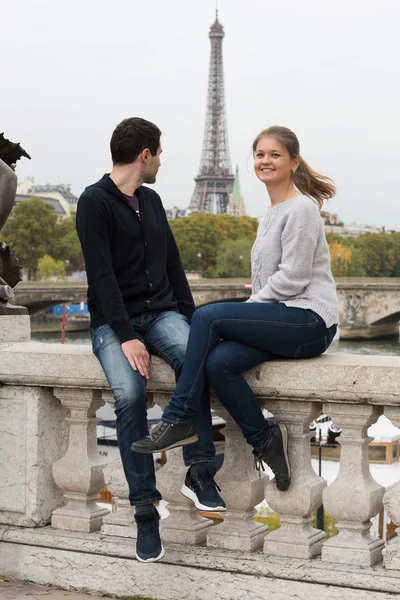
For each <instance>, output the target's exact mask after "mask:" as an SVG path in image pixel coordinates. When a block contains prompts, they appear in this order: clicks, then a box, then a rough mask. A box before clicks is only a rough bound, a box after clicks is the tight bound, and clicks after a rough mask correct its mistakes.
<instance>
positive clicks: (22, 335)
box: [0, 302, 31, 344]
mask: <svg viewBox="0 0 400 600" xmlns="http://www.w3.org/2000/svg"><path fill="white" fill-rule="evenodd" d="M30 339H31V320H30V317H29V315H28V309H27V308H25V307H24V306H14V305H13V304H8V303H2V302H0V344H2V343H7V342H27V341H29V340H30Z"/></svg>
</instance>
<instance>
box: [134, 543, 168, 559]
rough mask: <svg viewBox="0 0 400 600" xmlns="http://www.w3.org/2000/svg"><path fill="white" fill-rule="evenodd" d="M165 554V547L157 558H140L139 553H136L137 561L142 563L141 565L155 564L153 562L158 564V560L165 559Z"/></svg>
mask: <svg viewBox="0 0 400 600" xmlns="http://www.w3.org/2000/svg"><path fill="white" fill-rule="evenodd" d="M164 554H165V549H164V546H161V552H160V554H159V555H158V556H156V557H155V558H140V556H139V555H138V553H137V552H135V556H136V558H137V560H138V561H139V562H141V563H153V562H157V560H161V559H162V558H163V556H164Z"/></svg>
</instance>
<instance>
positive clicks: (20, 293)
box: [15, 278, 400, 339]
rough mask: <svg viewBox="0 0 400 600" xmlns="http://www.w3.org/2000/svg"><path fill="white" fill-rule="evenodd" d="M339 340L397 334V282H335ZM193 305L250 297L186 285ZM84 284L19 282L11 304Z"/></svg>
mask: <svg viewBox="0 0 400 600" xmlns="http://www.w3.org/2000/svg"><path fill="white" fill-rule="evenodd" d="M336 285H337V296H338V304H339V325H340V337H341V338H342V339H375V338H387V337H395V336H398V335H399V320H400V279H367V278H363V279H351V278H349V279H346V280H345V279H338V280H337V282H336ZM190 287H191V290H192V293H193V296H194V299H195V302H196V306H197V307H199V306H204V305H205V304H211V303H212V302H223V301H232V300H233V301H244V300H246V299H247V298H248V297H249V296H250V293H251V291H250V289H249V286H248V282H247V280H245V279H243V280H214V279H210V280H201V281H198V282H197V281H196V282H190ZM86 288H87V286H86V283H71V282H61V283H54V284H51V283H40V282H34V283H28V282H27V283H22V284H20V285H19V286H18V288H17V289H16V294H15V303H16V304H20V305H22V306H26V307H27V308H28V310H29V313H30V314H34V313H36V312H38V311H40V310H45V309H46V308H49V307H51V306H54V305H56V304H62V303H70V302H82V301H85V300H86Z"/></svg>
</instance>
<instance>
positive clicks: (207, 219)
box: [170, 214, 258, 277]
mask: <svg viewBox="0 0 400 600" xmlns="http://www.w3.org/2000/svg"><path fill="white" fill-rule="evenodd" d="M170 226H171V229H172V231H173V233H174V236H175V239H176V241H177V244H178V247H179V251H180V253H181V258H182V262H183V265H184V267H185V269H186V270H187V271H200V272H201V273H202V274H203V275H205V276H207V277H212V276H214V275H216V270H215V269H216V266H217V255H218V249H219V247H220V245H221V244H222V243H223V242H224V241H225V240H228V239H229V240H238V239H248V240H250V241H251V243H252V242H253V241H254V239H255V237H256V233H257V227H258V221H257V219H254V218H252V217H231V216H230V215H227V214H221V215H211V214H193V215H190V216H189V217H184V218H182V219H175V220H172V221H170Z"/></svg>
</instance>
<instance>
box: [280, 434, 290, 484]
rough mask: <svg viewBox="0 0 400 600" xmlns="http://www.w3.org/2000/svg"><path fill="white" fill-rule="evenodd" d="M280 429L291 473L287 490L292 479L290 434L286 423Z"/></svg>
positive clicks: (286, 460)
mask: <svg viewBox="0 0 400 600" xmlns="http://www.w3.org/2000/svg"><path fill="white" fill-rule="evenodd" d="M279 429H280V430H281V435H282V445H283V454H284V456H285V462H286V465H287V468H288V473H289V484H288V486H287V488H286V490H287V489H288V487H289V485H290V481H291V469H290V462H289V451H288V449H289V435H288V430H287V427H286V425H279ZM286 490H280V491H286Z"/></svg>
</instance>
